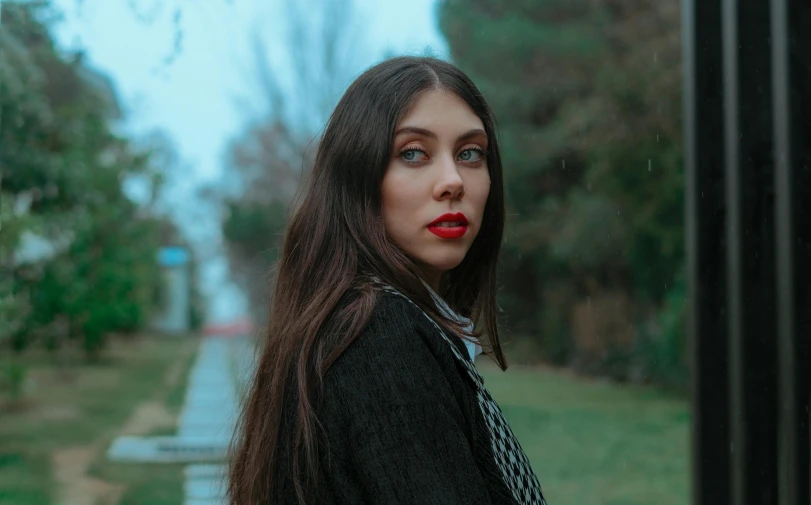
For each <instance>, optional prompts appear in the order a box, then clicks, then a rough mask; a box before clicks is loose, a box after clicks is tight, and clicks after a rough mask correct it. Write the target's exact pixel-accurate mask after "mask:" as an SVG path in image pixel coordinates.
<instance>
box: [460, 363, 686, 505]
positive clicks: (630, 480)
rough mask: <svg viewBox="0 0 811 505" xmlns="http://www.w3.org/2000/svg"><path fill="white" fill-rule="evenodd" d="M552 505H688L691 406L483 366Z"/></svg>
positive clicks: (639, 392) (650, 393)
mask: <svg viewBox="0 0 811 505" xmlns="http://www.w3.org/2000/svg"><path fill="white" fill-rule="evenodd" d="M476 365H477V367H478V368H479V369H480V370H481V372H482V375H483V376H484V379H485V384H486V386H487V388H488V389H489V390H490V392H491V394H492V395H493V397H494V398H495V399H496V400H497V401H498V402H499V405H500V406H501V409H502V410H503V412H504V415H505V417H507V419H508V421H509V422H510V425H511V426H512V428H513V431H514V432H515V434H516V436H517V437H518V439H519V441H520V442H521V445H522V446H523V448H524V450H525V452H526V453H527V455H528V457H529V458H530V460H531V461H532V465H533V468H534V469H535V472H536V473H537V474H538V478H539V480H540V482H541V486H542V487H543V490H544V494H545V496H546V498H547V500H548V501H549V503H550V505H583V504H589V505H598V504H599V505H650V504H654V503H655V504H656V505H687V503H689V497H690V487H689V486H690V483H689V467H688V463H689V457H688V455H689V444H688V441H689V440H688V437H689V415H688V403H687V401H686V400H684V399H679V398H675V397H673V396H671V395H667V394H665V393H662V392H659V391H657V390H654V389H651V388H646V387H639V386H627V385H623V386H620V385H617V384H612V383H609V382H600V381H594V380H590V379H580V378H576V377H572V376H569V375H567V374H562V373H560V372H556V371H551V370H544V369H541V368H529V367H524V366H518V365H513V366H511V367H510V368H509V369H508V370H507V372H506V373H503V372H501V371H500V370H499V369H498V368H496V367H495V365H491V364H490V362H489V360H487V359H486V358H483V359H481V360H480V361H478V360H477V363H476Z"/></svg>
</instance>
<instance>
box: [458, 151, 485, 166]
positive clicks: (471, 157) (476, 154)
mask: <svg viewBox="0 0 811 505" xmlns="http://www.w3.org/2000/svg"><path fill="white" fill-rule="evenodd" d="M483 157H484V153H482V151H481V150H479V149H472V148H471V149H465V150H464V151H462V152H461V153H460V154H459V159H460V160H462V161H467V162H471V163H475V162H477V161H481V160H482V158H483Z"/></svg>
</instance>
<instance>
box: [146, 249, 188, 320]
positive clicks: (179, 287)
mask: <svg viewBox="0 0 811 505" xmlns="http://www.w3.org/2000/svg"><path fill="white" fill-rule="evenodd" d="M190 259H191V258H190V254H189V251H188V249H186V248H184V247H176V246H172V247H162V248H161V249H160V250H159V251H158V258H157V261H158V264H159V265H160V266H161V267H162V270H163V286H162V289H163V296H162V304H161V308H160V310H159V312H158V317H157V319H156V321H155V328H156V329H157V330H158V331H161V332H164V333H185V332H187V331H189V328H190V326H191V325H190V321H189V318H190V308H191V285H190V283H191V272H190V269H189V267H190Z"/></svg>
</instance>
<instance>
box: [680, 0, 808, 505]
mask: <svg viewBox="0 0 811 505" xmlns="http://www.w3.org/2000/svg"><path fill="white" fill-rule="evenodd" d="M683 14H684V18H683V30H684V71H685V81H684V89H685V93H684V97H685V139H686V151H685V154H686V163H687V185H686V188H687V198H686V201H687V209H686V214H687V216H686V217H687V233H688V240H687V245H688V258H687V261H688V269H689V276H690V277H689V279H690V303H691V321H690V326H689V332H690V335H689V342H690V355H691V366H692V370H691V372H692V386H693V431H692V441H693V445H692V447H693V484H694V488H693V502H694V503H695V504H696V505H709V504H713V505H715V504H718V505H727V504H734V505H767V504H768V505H771V504H779V505H808V504H809V503H811V490H809V476H810V475H811V464H810V463H809V452H811V437H809V398H810V397H811V30H810V29H809V27H811V2H809V1H808V0H683Z"/></svg>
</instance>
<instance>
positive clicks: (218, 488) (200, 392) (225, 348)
mask: <svg viewBox="0 0 811 505" xmlns="http://www.w3.org/2000/svg"><path fill="white" fill-rule="evenodd" d="M252 366H253V347H252V343H251V341H250V340H249V339H248V338H246V337H206V338H204V339H203V340H202V342H201V344H200V349H199V351H198V354H197V359H196V361H195V363H194V365H193V366H192V369H191V372H190V376H189V383H188V389H187V391H186V400H185V403H184V406H183V410H182V412H181V414H180V420H179V423H178V436H179V437H190V438H195V439H198V440H199V439H203V438H205V439H210V440H212V441H217V442H218V443H222V442H223V441H230V439H231V436H232V434H233V431H234V426H235V423H236V419H237V416H238V407H239V400H238V395H239V394H240V393H239V392H240V391H241V390H242V387H243V383H244V381H246V380H247V378H248V376H249V374H250V371H251V369H252ZM224 471H225V466H224V465H222V464H196V465H188V466H187V467H186V470H185V483H184V496H185V498H184V503H185V505H224V504H225V499H224V482H225V481H224Z"/></svg>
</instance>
